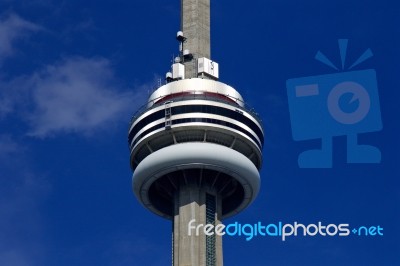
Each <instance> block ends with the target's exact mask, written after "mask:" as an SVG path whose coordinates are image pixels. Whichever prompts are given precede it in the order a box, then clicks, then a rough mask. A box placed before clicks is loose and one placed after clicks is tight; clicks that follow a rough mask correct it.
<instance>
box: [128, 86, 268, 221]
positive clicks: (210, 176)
mask: <svg viewBox="0 0 400 266" xmlns="http://www.w3.org/2000/svg"><path fill="white" fill-rule="evenodd" d="M128 142H129V147H130V150H131V157H130V158H131V159H130V160H131V167H132V169H133V170H134V177H133V190H134V192H135V194H136V196H137V197H138V199H139V201H140V202H141V203H142V204H143V205H145V207H147V208H148V209H150V210H151V211H153V212H155V213H157V214H158V215H161V216H163V217H165V218H172V216H173V212H174V211H173V206H174V204H173V201H174V199H173V197H174V191H177V190H178V188H179V184H180V183H181V182H184V183H185V184H189V183H196V184H202V185H205V186H206V187H209V188H210V189H213V190H215V191H216V193H217V194H221V195H222V218H225V217H228V216H231V215H233V214H235V213H237V212H239V211H241V210H242V209H244V208H245V207H246V206H247V205H248V204H250V203H251V201H252V200H253V199H254V198H255V197H256V195H257V193H258V190H259V183H260V178H259V173H258V170H259V169H260V167H261V164H262V156H261V151H262V147H263V144H264V132H263V128H262V124H261V121H260V120H259V118H258V117H257V116H256V114H255V113H253V112H252V111H251V110H250V109H248V108H247V107H246V105H245V104H244V101H243V98H242V97H241V95H240V94H239V93H238V92H237V91H236V90H235V89H234V88H232V87H231V86H228V85H226V84H224V83H221V82H218V81H215V80H210V79H200V78H192V79H184V80H178V81H173V82H170V83H168V84H166V85H164V86H161V87H160V88H158V89H157V90H156V91H154V92H153V93H152V94H151V95H150V97H149V100H148V103H147V105H146V108H145V109H142V110H140V111H139V112H138V113H137V114H136V115H135V116H134V117H133V119H132V122H131V125H130V129H129V136H128ZM182 180H184V181H182Z"/></svg>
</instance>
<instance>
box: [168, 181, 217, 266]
mask: <svg viewBox="0 0 400 266" xmlns="http://www.w3.org/2000/svg"><path fill="white" fill-rule="evenodd" d="M206 193H210V194H211V193H212V192H211V191H210V190H208V188H206V187H201V186H199V185H197V184H181V186H180V188H179V190H178V191H177V193H176V195H175V215H174V221H173V222H174V225H173V230H174V232H173V241H174V243H173V262H174V263H173V265H174V266H205V265H206V258H207V254H206V235H205V234H204V231H203V228H201V229H202V230H200V234H199V235H196V232H195V230H192V234H191V235H189V232H188V226H189V222H190V221H191V220H192V219H195V220H196V222H195V223H193V225H194V226H197V225H198V224H203V225H206ZM216 202H217V208H216V209H217V213H216V214H215V215H216V217H219V216H220V215H219V214H218V212H220V210H221V202H220V200H219V198H218V197H217V199H216ZM218 223H220V221H219V219H216V221H215V224H218ZM215 256H216V261H215V262H216V263H215V266H222V265H223V262H222V238H221V237H220V236H215Z"/></svg>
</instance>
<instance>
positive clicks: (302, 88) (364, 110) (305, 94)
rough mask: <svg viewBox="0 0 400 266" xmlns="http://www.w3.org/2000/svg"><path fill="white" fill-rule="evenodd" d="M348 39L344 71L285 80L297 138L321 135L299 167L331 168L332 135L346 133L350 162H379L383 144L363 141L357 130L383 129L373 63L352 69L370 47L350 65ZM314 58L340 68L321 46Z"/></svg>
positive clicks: (343, 48) (301, 157) (368, 54)
mask: <svg viewBox="0 0 400 266" xmlns="http://www.w3.org/2000/svg"><path fill="white" fill-rule="evenodd" d="M347 43H348V41H347V40H345V39H340V40H339V50H340V55H341V63H342V69H341V70H342V72H338V73H334V74H327V75H320V76H310V77H301V78H295V79H289V80H287V82H286V88H287V95H288V101H289V111H290V120H291V126H292V135H293V139H294V140H296V141H301V140H310V139H321V140H322V141H321V143H322V145H321V149H318V150H307V151H304V152H302V153H301V154H300V155H299V158H298V163H299V167H300V168H331V167H332V138H333V137H334V136H344V135H345V136H347V162H348V163H380V161H381V153H380V150H379V149H378V148H376V147H374V146H370V145H359V144H358V143H357V134H360V133H367V132H374V131H380V130H382V121H381V112H380V105H379V95H378V87H377V81H376V73H375V70H374V69H367V70H358V71H353V70H352V69H353V67H355V66H357V65H359V64H360V63H362V62H364V61H365V60H367V59H368V58H370V57H371V56H372V52H371V50H370V49H367V50H366V51H365V52H364V53H363V54H362V55H361V56H360V57H359V59H358V60H356V61H355V62H354V63H353V64H352V65H351V66H350V67H349V68H347V70H346V71H344V70H345V69H346V68H345V59H346V51H347ZM315 58H316V59H317V60H319V61H321V62H322V63H324V64H326V65H328V66H330V67H332V68H334V69H335V70H338V71H339V69H338V68H337V67H336V66H335V65H334V64H333V63H332V62H331V61H330V60H329V59H328V58H327V57H326V56H325V55H324V54H323V53H321V52H320V51H318V53H317V54H316V56H315Z"/></svg>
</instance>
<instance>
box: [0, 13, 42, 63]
mask: <svg viewBox="0 0 400 266" xmlns="http://www.w3.org/2000/svg"><path fill="white" fill-rule="evenodd" d="M40 29H41V27H40V26H38V25H36V24H34V23H32V22H29V21H26V20H24V19H22V18H21V17H19V16H18V15H16V14H13V13H11V14H8V15H7V16H5V15H2V16H0V62H1V61H2V60H3V59H4V58H5V57H8V56H10V55H12V54H13V52H14V47H13V46H14V44H15V42H16V41H17V40H19V39H21V38H24V37H27V36H28V35H29V34H30V33H32V32H35V31H38V30H40Z"/></svg>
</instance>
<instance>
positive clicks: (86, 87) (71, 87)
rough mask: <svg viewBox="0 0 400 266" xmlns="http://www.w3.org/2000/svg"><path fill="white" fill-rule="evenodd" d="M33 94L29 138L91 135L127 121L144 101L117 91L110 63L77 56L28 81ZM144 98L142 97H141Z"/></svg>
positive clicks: (128, 93) (130, 94)
mask: <svg viewBox="0 0 400 266" xmlns="http://www.w3.org/2000/svg"><path fill="white" fill-rule="evenodd" d="M26 83H27V84H28V85H29V86H30V87H31V88H30V89H31V91H32V100H33V111H32V113H31V114H30V115H29V117H28V120H29V124H30V126H31V132H30V135H32V136H36V137H46V136H49V135H52V134H54V133H60V132H62V133H69V132H74V133H83V134H91V133H92V132H93V131H95V130H97V129H103V128H105V127H107V126H110V125H112V124H113V123H114V122H118V121H125V122H128V121H127V119H129V114H130V113H131V112H133V111H134V110H135V109H136V108H137V107H138V105H140V104H143V103H144V102H143V100H144V99H143V98H141V99H138V97H135V95H134V93H133V92H132V91H126V90H125V91H122V90H120V89H118V88H117V87H118V85H119V84H117V81H116V79H115V77H114V75H113V73H112V70H111V67H110V63H109V61H108V60H106V59H104V58H94V59H87V58H82V57H75V58H69V59H66V60H63V61H62V62H61V63H58V64H55V65H50V66H47V67H46V68H45V69H44V70H42V71H39V72H37V73H35V74H34V75H33V76H32V77H31V78H30V79H29V81H27V82H26ZM138 95H141V94H138Z"/></svg>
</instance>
